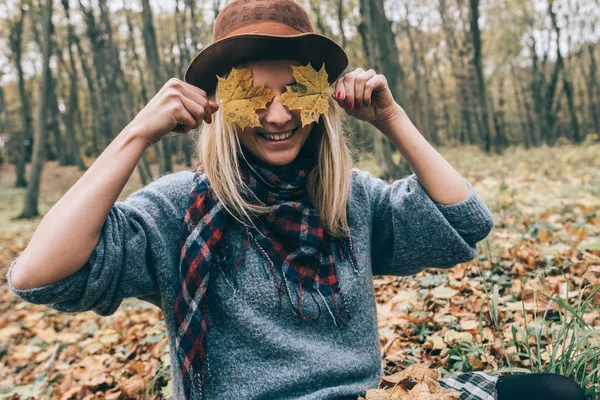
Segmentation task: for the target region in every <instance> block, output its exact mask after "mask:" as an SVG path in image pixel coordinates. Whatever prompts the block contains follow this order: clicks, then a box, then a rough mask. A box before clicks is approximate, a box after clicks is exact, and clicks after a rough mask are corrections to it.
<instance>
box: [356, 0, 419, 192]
mask: <svg viewBox="0 0 600 400" xmlns="http://www.w3.org/2000/svg"><path fill="white" fill-rule="evenodd" d="M360 14H361V18H362V21H361V23H360V25H359V27H358V30H359V32H360V34H361V36H362V39H363V47H364V50H365V54H366V56H367V60H368V62H369V65H370V66H372V68H373V69H375V70H376V71H377V72H378V73H380V74H383V75H384V76H385V77H386V79H387V81H388V85H389V88H390V90H391V92H392V94H393V96H394V98H395V100H396V102H398V103H399V104H401V105H402V104H404V90H403V89H404V73H403V71H402V68H401V66H400V61H399V60H398V49H397V47H396V42H395V35H394V32H393V31H392V26H391V23H390V21H389V20H388V19H387V17H386V16H385V11H384V8H383V0H360ZM374 135H375V137H374V138H373V141H374V142H375V143H376V145H375V157H376V158H377V161H378V163H379V165H381V170H382V173H381V175H382V176H381V177H382V179H385V180H391V179H398V178H400V177H401V176H403V175H406V174H408V173H410V167H409V165H408V163H406V160H404V158H402V157H401V165H396V163H394V160H393V159H392V157H391V154H392V152H393V151H394V150H396V149H395V147H394V145H393V144H392V143H391V142H390V141H389V140H388V139H387V138H386V137H385V136H384V135H382V134H381V132H375V133H374ZM378 141H380V142H381V143H380V144H377V142H378ZM377 149H380V151H377ZM396 151H397V150H396Z"/></svg>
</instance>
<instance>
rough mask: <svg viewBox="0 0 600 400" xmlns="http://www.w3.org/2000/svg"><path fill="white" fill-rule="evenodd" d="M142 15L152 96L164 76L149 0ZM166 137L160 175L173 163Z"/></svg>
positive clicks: (161, 145) (145, 0) (161, 143)
mask: <svg viewBox="0 0 600 400" xmlns="http://www.w3.org/2000/svg"><path fill="white" fill-rule="evenodd" d="M142 15H143V18H144V30H143V33H144V48H145V49H146V58H147V60H148V67H149V68H150V71H151V74H152V79H151V80H150V91H151V92H152V96H154V95H155V94H156V93H157V92H158V91H159V90H160V88H161V87H162V85H163V83H164V77H163V76H162V74H161V64H160V58H159V57H158V45H157V43H156V34H155V32H154V23H153V21H152V8H151V7H150V2H149V0H142ZM167 140H168V138H166V137H165V138H163V139H162V140H160V141H159V142H158V143H157V145H158V150H159V156H158V160H159V167H160V175H164V174H165V173H167V172H170V171H172V170H173V163H172V161H171V152H170V146H169V143H167Z"/></svg>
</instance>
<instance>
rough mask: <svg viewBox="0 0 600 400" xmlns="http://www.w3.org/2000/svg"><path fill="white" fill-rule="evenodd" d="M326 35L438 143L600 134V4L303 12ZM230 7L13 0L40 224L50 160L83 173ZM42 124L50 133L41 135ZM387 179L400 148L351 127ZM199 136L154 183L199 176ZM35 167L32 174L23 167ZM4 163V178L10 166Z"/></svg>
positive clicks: (21, 159) (8, 90)
mask: <svg viewBox="0 0 600 400" xmlns="http://www.w3.org/2000/svg"><path fill="white" fill-rule="evenodd" d="M303 2H304V5H305V7H306V9H307V10H309V11H310V13H311V16H312V19H313V24H314V27H315V30H316V31H317V32H320V33H324V34H326V35H328V36H329V37H331V38H334V39H336V40H337V41H338V42H339V43H340V44H341V45H342V46H343V47H344V48H345V49H346V50H347V52H348V54H349V56H350V65H349V67H348V71H350V70H353V69H354V68H357V67H362V68H364V69H368V68H373V69H375V71H377V72H378V73H382V74H384V75H385V76H386V78H387V79H388V82H389V83H390V86H391V88H392V91H393V93H394V96H395V98H396V100H397V101H398V102H399V103H400V104H401V105H402V106H403V107H404V109H405V110H406V111H407V113H408V114H409V116H410V117H411V119H412V120H413V121H414V122H415V124H416V125H417V127H418V128H419V129H420V131H421V133H422V134H423V135H424V136H425V137H426V138H427V139H428V140H429V141H430V142H431V143H432V144H433V145H461V144H463V145H464V144H473V145H477V146H479V147H480V148H481V149H482V150H484V151H485V152H486V153H491V152H494V153H501V152H502V151H504V150H505V149H506V148H508V147H509V146H512V145H523V146H525V147H527V148H528V147H536V146H540V145H554V144H555V143H556V142H557V141H559V140H566V141H570V142H574V143H579V142H582V141H583V140H584V139H585V137H586V135H587V134H589V133H598V132H600V83H599V77H598V75H599V73H598V66H597V64H598V59H599V58H600V54H599V53H600V46H599V45H598V37H599V34H600V31H599V29H598V20H599V18H600V1H599V0H527V1H521V0H505V1H500V2H495V1H489V0H484V1H480V0H425V1H416V0H388V1H383V0H303ZM225 4H226V1H223V0H212V1H211V0H204V1H202V0H200V1H198V0H173V1H170V2H159V1H153V2H150V0H139V1H131V0H114V1H113V0H111V1H108V0H97V1H88V0H71V1H69V0H50V1H47V2H42V1H41V0H4V1H3V2H2V4H0V15H1V16H2V17H1V19H0V74H1V75H0V158H1V159H0V161H1V162H2V163H11V164H13V165H14V166H15V168H16V179H15V186H16V187H27V196H26V197H25V201H24V203H25V204H24V205H23V211H22V214H21V217H32V216H36V215H38V210H37V202H38V193H39V185H40V177H41V174H42V168H43V167H44V163H45V162H46V161H52V160H57V161H58V162H59V164H60V165H63V166H66V165H76V166H78V168H79V169H81V170H83V169H85V168H86V165H88V164H89V163H90V159H91V158H94V157H96V156H97V155H98V154H100V153H101V152H102V151H103V149H104V148H106V146H107V145H108V144H109V143H110V142H111V140H112V139H113V138H114V137H115V136H116V135H117V134H118V133H119V132H120V131H121V130H122V129H123V128H124V127H125V126H126V125H127V124H128V123H129V121H131V120H132V119H133V117H134V116H135V115H136V114H137V113H138V112H139V111H140V110H141V109H142V108H143V106H144V105H145V104H146V103H147V102H148V101H149V99H150V98H151V97H152V96H153V95H154V93H156V92H157V91H158V90H159V89H160V88H161V87H162V85H163V84H164V83H165V82H166V81H167V80H168V79H169V78H171V77H177V78H180V79H183V74H184V72H185V69H186V68H187V66H188V65H189V62H190V60H191V59H192V58H193V56H194V55H195V54H196V53H197V52H198V51H199V50H201V49H202V48H203V47H204V46H207V45H208V44H209V43H210V42H211V37H212V23H213V21H214V19H215V16H216V15H217V14H218V13H219V10H220V9H222V7H224V6H225ZM41 122H43V123H41ZM349 124H350V128H351V132H350V135H351V137H352V138H353V142H354V143H355V146H356V147H357V148H361V149H364V148H366V149H370V151H372V152H373V153H374V155H375V157H376V158H377V160H378V164H379V165H380V167H381V168H380V176H381V177H382V178H384V179H388V180H389V179H395V178H398V177H400V176H402V175H405V174H407V173H408V172H409V169H408V165H407V164H406V163H405V162H403V160H402V158H401V157H399V154H398V153H397V150H396V149H395V147H394V146H393V144H392V143H391V142H390V141H389V140H387V139H386V138H385V137H383V136H382V135H381V134H379V133H378V132H372V131H371V130H370V128H369V127H368V126H365V125H362V124H359V125H356V123H355V122H354V121H349ZM191 143H192V137H191V135H175V136H170V137H167V138H165V139H164V140H162V141H160V142H159V143H157V144H155V145H154V146H152V148H151V149H149V151H147V152H146V154H145V155H144V157H143V158H142V159H141V160H140V162H139V164H138V166H139V168H138V169H137V170H138V173H139V175H140V179H141V181H142V182H143V183H147V182H150V181H151V180H152V179H153V176H152V173H151V168H150V167H149V164H152V163H157V164H158V165H159V171H160V174H161V175H162V174H163V173H165V172H167V171H173V163H178V164H181V163H184V164H187V165H190V166H191V165H192V161H191V159H192V157H193V151H194V149H193V146H192V145H191ZM28 163H31V171H30V175H29V176H26V172H25V171H26V168H25V166H26V165H27V164H28ZM0 165H1V164H0Z"/></svg>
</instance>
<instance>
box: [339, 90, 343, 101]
mask: <svg viewBox="0 0 600 400" xmlns="http://www.w3.org/2000/svg"><path fill="white" fill-rule="evenodd" d="M343 98H344V94H343V93H342V92H338V100H341V99H343Z"/></svg>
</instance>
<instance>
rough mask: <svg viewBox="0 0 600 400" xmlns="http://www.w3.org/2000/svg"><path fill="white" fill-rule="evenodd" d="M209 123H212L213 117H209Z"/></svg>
mask: <svg viewBox="0 0 600 400" xmlns="http://www.w3.org/2000/svg"><path fill="white" fill-rule="evenodd" d="M208 123H209V124H210V123H212V116H211V115H209V116H208Z"/></svg>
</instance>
